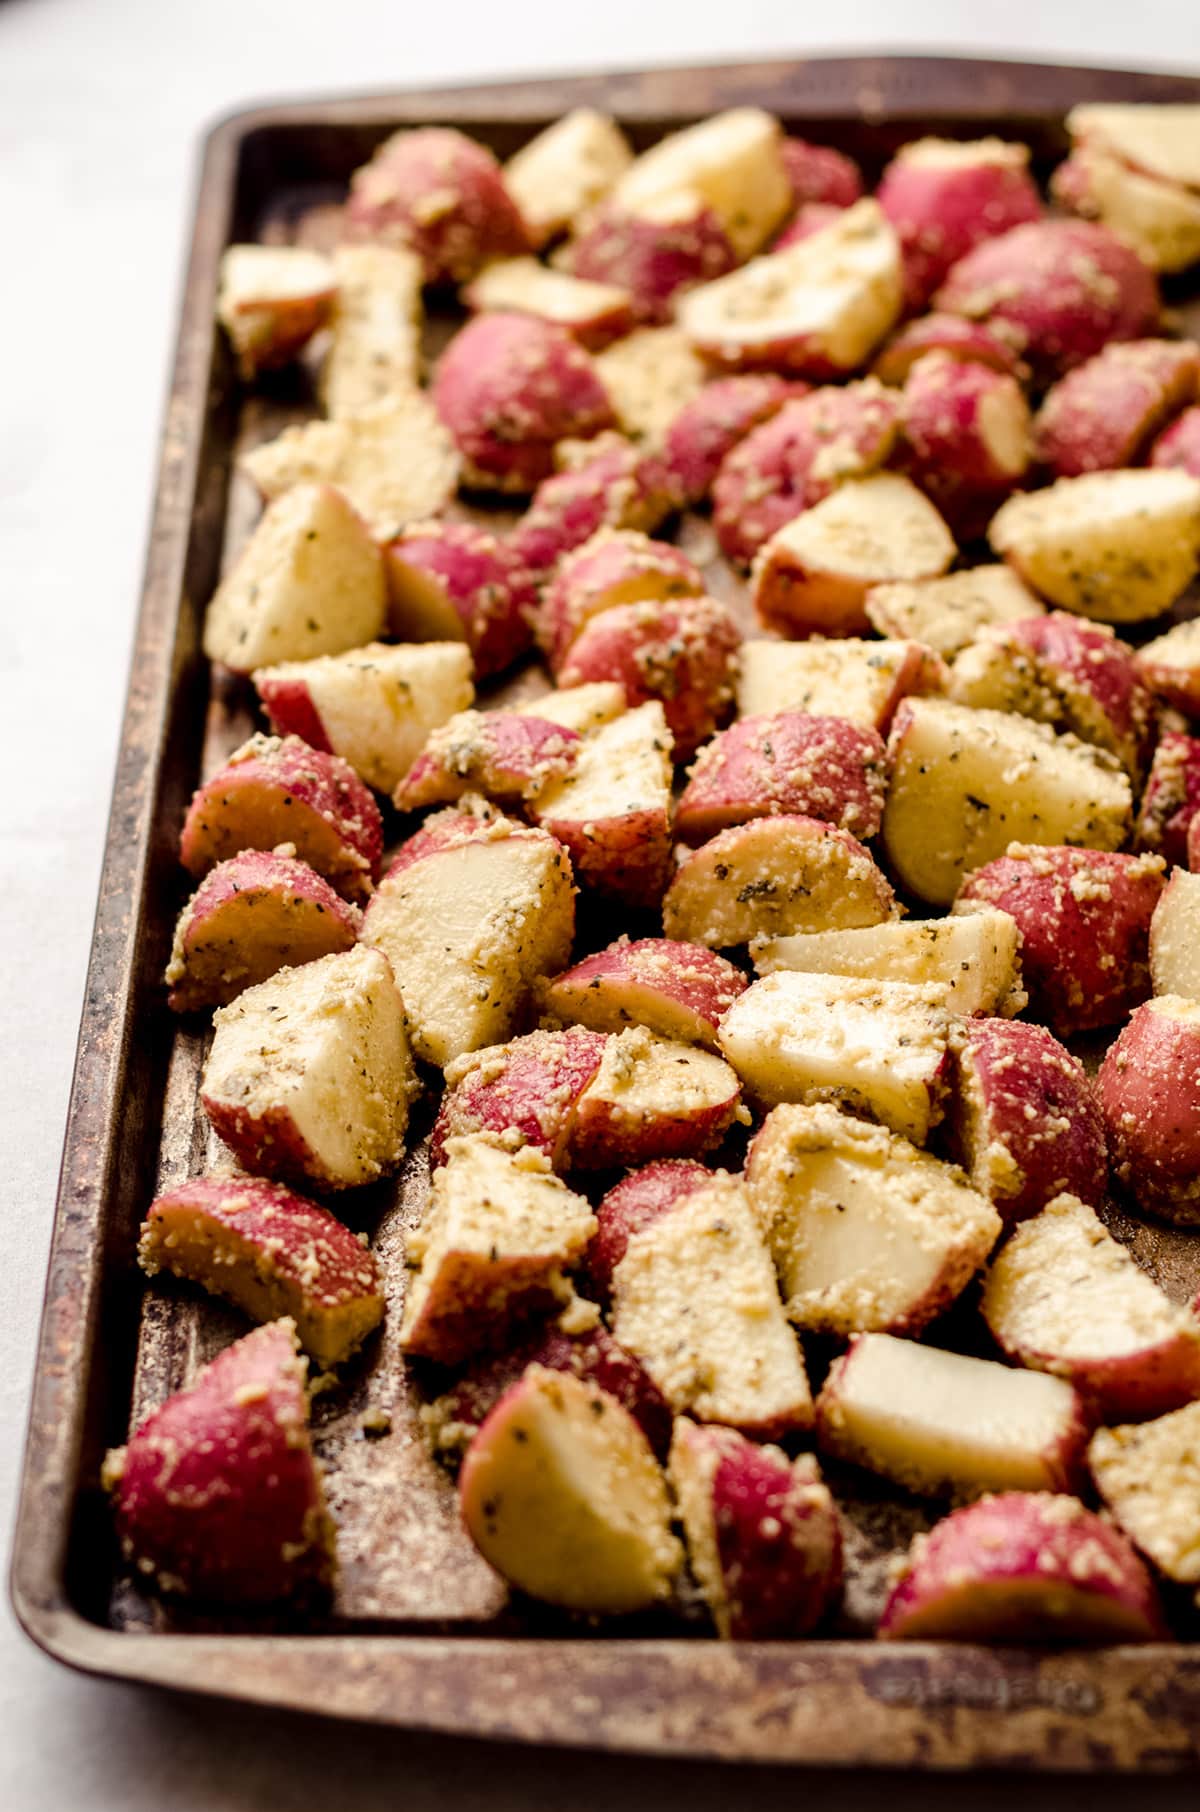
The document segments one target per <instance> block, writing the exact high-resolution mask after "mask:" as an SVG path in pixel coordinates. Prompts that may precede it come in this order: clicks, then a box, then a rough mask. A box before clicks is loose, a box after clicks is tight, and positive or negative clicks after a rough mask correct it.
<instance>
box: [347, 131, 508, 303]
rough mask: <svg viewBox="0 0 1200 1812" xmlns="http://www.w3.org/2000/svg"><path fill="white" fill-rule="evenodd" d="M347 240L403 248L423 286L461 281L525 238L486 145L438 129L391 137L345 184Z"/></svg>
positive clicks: (501, 256) (404, 133)
mask: <svg viewBox="0 0 1200 1812" xmlns="http://www.w3.org/2000/svg"><path fill="white" fill-rule="evenodd" d="M346 220H347V224H348V226H349V227H350V229H351V232H352V234H354V235H355V236H357V237H358V238H362V239H380V240H383V241H385V242H386V243H387V244H389V245H399V246H407V247H408V248H409V249H410V250H411V251H414V252H416V253H417V254H418V256H419V257H420V259H421V261H422V264H423V265H424V267H425V281H426V282H427V283H465V282H466V281H467V279H468V278H470V277H473V276H474V274H475V272H476V271H477V270H479V269H480V268H481V267H482V266H483V265H484V264H486V263H487V262H488V261H489V259H492V258H505V257H511V256H513V255H514V254H515V253H518V252H524V251H526V250H528V248H529V243H530V240H529V233H528V231H527V229H526V226H525V223H524V221H523V220H522V218H521V215H520V213H519V211H518V209H517V206H516V204H515V202H514V201H513V199H512V197H511V196H510V195H509V193H508V190H507V189H506V187H505V185H504V177H503V174H502V173H501V170H500V166H499V164H498V163H497V162H496V159H495V158H494V157H493V156H492V153H491V152H490V151H489V150H488V149H487V148H486V146H484V145H481V144H479V143H478V142H477V141H476V140H475V139H471V138H468V137H467V136H466V134H465V133H462V132H456V131H454V130H453V129H452V128H450V127H446V126H424V127H421V128H419V129H418V130H416V131H406V132H394V133H393V134H392V136H391V137H390V138H388V139H385V140H384V142H383V144H381V145H380V146H379V148H378V150H377V151H376V152H375V155H374V156H373V157H372V158H371V161H370V162H369V163H366V164H363V165H362V166H361V168H359V169H357V170H356V171H355V172H354V175H353V176H352V177H351V179H350V200H349V202H348V203H347V207H346Z"/></svg>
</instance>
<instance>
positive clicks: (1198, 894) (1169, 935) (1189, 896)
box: [1150, 868, 1200, 1000]
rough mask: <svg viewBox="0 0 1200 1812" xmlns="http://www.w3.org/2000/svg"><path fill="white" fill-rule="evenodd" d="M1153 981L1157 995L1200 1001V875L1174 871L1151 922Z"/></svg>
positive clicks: (1182, 870) (1185, 870)
mask: <svg viewBox="0 0 1200 1812" xmlns="http://www.w3.org/2000/svg"><path fill="white" fill-rule="evenodd" d="M1150 979H1151V981H1152V982H1153V984H1154V992H1155V994H1182V995H1183V996H1184V997H1185V999H1189V1000H1200V875H1194V874H1190V873H1189V872H1188V870H1187V869H1186V868H1174V869H1172V870H1171V878H1170V880H1169V881H1168V882H1167V885H1166V886H1165V887H1164V888H1163V891H1162V893H1161V894H1160V895H1159V898H1158V904H1157V906H1156V907H1155V908H1154V917H1153V918H1152V919H1151V920H1150Z"/></svg>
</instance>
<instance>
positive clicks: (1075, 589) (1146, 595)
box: [988, 469, 1200, 623]
mask: <svg viewBox="0 0 1200 1812" xmlns="http://www.w3.org/2000/svg"><path fill="white" fill-rule="evenodd" d="M988 539H989V540H990V542H991V544H992V547H993V548H994V549H995V551H996V553H998V554H1002V555H1003V556H1004V558H1005V559H1006V560H1009V561H1011V562H1012V564H1013V565H1014V566H1015V567H1016V569H1017V571H1018V573H1019V574H1020V576H1021V578H1022V579H1024V580H1025V582H1026V584H1028V585H1031V586H1032V587H1033V589H1034V590H1035V591H1036V592H1038V593H1040V595H1041V596H1042V597H1043V598H1046V599H1048V600H1049V602H1050V603H1052V604H1058V605H1061V607H1062V608H1063V609H1064V610H1073V611H1075V612H1076V613H1077V614H1078V615H1079V616H1084V617H1091V618H1093V619H1094V620H1096V621H1098V622H1101V623H1137V622H1141V621H1143V620H1144V619H1145V618H1147V617H1156V616H1158V615H1159V614H1160V613H1161V612H1162V611H1164V610H1166V609H1167V607H1168V605H1171V604H1173V603H1174V602H1175V600H1176V598H1178V597H1179V596H1180V594H1181V593H1182V592H1184V591H1185V590H1186V589H1187V587H1188V585H1189V584H1190V583H1191V581H1192V579H1193V577H1194V576H1195V572H1196V565H1197V560H1198V558H1200V479H1196V478H1192V477H1191V476H1190V475H1189V474H1188V473H1187V472H1180V471H1172V470H1167V469H1158V470H1142V471H1122V472H1088V473H1086V474H1085V475H1084V476H1083V477H1082V478H1060V479H1059V480H1058V482H1057V483H1056V484H1052V485H1050V486H1049V487H1048V488H1047V489H1046V490H1044V491H1029V492H1020V493H1018V494H1017V495H1016V496H1015V497H1010V498H1009V500H1008V502H1007V503H1005V504H1003V505H1002V506H1001V508H1000V509H999V510H998V511H997V513H996V515H995V516H994V517H993V518H992V522H991V526H990V528H989V529H988Z"/></svg>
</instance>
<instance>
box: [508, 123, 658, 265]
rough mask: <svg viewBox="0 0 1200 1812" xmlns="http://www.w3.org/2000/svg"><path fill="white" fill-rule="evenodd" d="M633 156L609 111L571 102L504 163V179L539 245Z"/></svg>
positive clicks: (590, 202) (591, 202)
mask: <svg viewBox="0 0 1200 1812" xmlns="http://www.w3.org/2000/svg"><path fill="white" fill-rule="evenodd" d="M632 162H633V152H632V151H631V150H630V147H629V141H628V140H627V139H626V137H625V134H624V133H623V132H622V131H621V128H620V127H619V126H618V125H617V122H616V121H615V120H614V119H612V118H610V116H609V115H608V114H607V113H598V112H597V111H596V109H595V108H594V107H575V108H573V109H572V111H571V112H570V113H564V114H563V116H562V118H561V119H558V120H555V122H554V124H553V125H552V126H547V127H546V130H545V131H544V132H539V133H538V135H537V137H536V138H531V139H530V141H529V143H528V144H527V145H522V147H521V149H520V150H519V151H518V152H517V153H516V155H515V156H514V157H510V158H509V160H508V162H507V163H506V164H505V166H504V184H505V187H506V188H507V190H508V192H509V194H510V195H511V196H512V198H513V200H514V201H515V202H516V204H517V207H518V208H519V209H520V211H521V218H522V220H523V221H524V222H525V225H526V226H527V227H528V229H529V235H530V238H531V239H532V240H533V241H534V243H535V244H537V245H542V244H544V243H545V241H546V240H547V239H553V238H554V236H555V234H557V233H562V232H565V231H566V229H567V228H568V227H569V226H573V225H575V223H576V222H577V221H578V220H579V219H580V218H581V217H582V216H583V215H584V214H586V213H587V211H588V209H589V208H593V207H595V205H596V203H597V202H598V201H602V200H603V199H604V197H605V195H607V194H608V192H609V190H610V189H611V188H612V186H613V184H614V183H615V182H616V181H617V180H618V178H619V177H621V176H622V175H623V174H624V172H625V171H626V170H627V169H628V168H629V166H630V164H631V163H632Z"/></svg>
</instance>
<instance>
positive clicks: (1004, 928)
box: [750, 906, 1027, 1015]
mask: <svg viewBox="0 0 1200 1812" xmlns="http://www.w3.org/2000/svg"><path fill="white" fill-rule="evenodd" d="M1020 949H1021V937H1020V933H1019V931H1018V930H1017V923H1016V920H1015V919H1014V918H1012V917H1011V916H1010V915H1009V914H1008V913H1007V912H1001V911H1000V910H999V909H998V908H997V907H993V906H989V907H986V908H984V909H982V910H981V911H979V912H971V913H963V914H961V915H960V916H959V917H956V918H949V919H893V920H889V921H888V922H887V923H885V924H883V925H862V926H858V927H856V928H855V929H853V930H850V931H812V932H808V933H800V934H798V935H797V936H794V937H776V938H764V939H761V940H760V941H759V942H757V943H755V944H753V945H752V946H751V950H750V954H751V956H752V957H753V958H754V966H755V968H756V969H757V970H758V973H759V974H760V975H773V974H774V973H775V971H776V970H779V969H794V970H798V971H802V972H804V973H806V974H812V975H858V976H862V977H864V978H867V979H873V980H875V981H897V982H909V983H911V984H913V985H914V986H917V987H923V986H929V985H930V984H934V985H938V984H940V985H941V986H942V987H943V988H944V989H945V990H946V993H945V1003H946V1006H947V1007H948V1008H949V1010H950V1011H951V1012H952V1013H1002V1014H1005V1015H1011V1014H1013V1013H1019V1012H1020V1010H1021V1008H1022V1007H1023V1006H1024V1005H1025V1004H1026V1000H1027V996H1026V994H1025V991H1024V989H1023V988H1022V987H1021V961H1020Z"/></svg>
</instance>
